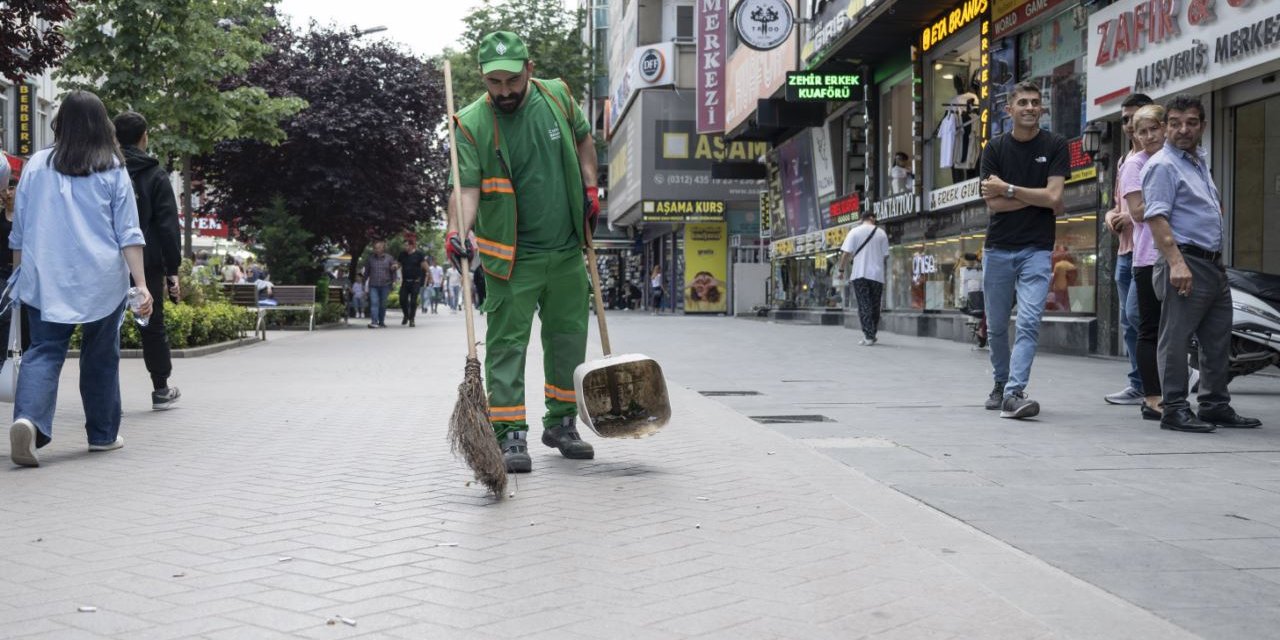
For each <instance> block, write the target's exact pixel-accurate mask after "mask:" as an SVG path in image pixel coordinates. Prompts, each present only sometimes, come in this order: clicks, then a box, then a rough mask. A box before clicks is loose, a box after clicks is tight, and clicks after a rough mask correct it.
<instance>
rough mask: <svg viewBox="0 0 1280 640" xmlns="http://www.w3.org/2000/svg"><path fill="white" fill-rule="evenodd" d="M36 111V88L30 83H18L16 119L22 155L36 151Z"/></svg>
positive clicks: (19, 147)
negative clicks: (34, 120) (34, 122)
mask: <svg viewBox="0 0 1280 640" xmlns="http://www.w3.org/2000/svg"><path fill="white" fill-rule="evenodd" d="M35 113H36V88H35V87H33V86H31V85H29V84H20V85H18V101H17V107H16V110H15V113H14V115H15V118H14V120H16V121H17V123H18V148H17V149H16V151H17V152H18V155H20V156H29V155H31V154H33V153H35V151H36V146H35V125H34V124H33V121H32V119H33V118H34V117H35Z"/></svg>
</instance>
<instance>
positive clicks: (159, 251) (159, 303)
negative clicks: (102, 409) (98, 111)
mask: <svg viewBox="0 0 1280 640" xmlns="http://www.w3.org/2000/svg"><path fill="white" fill-rule="evenodd" d="M114 124H115V127H116V140H118V141H119V142H120V148H121V150H122V151H123V152H124V160H125V165H126V166H127V167H128V169H129V178H130V179H131V180H132V181H133V193H134V196H135V197H136V198H137V202H138V226H139V227H141V228H142V235H143V236H144V237H145V238H146V241H147V246H146V247H145V248H144V249H143V252H142V255H143V264H144V266H145V267H146V272H147V291H148V292H150V293H151V297H152V298H153V299H154V300H155V306H154V309H153V310H152V312H151V319H150V320H149V321H148V322H147V324H146V325H144V326H141V327H139V328H138V332H139V333H141V334H142V359H143V361H144V362H145V363H146V365H147V373H150V374H151V386H152V391H151V408H152V409H153V410H156V411H159V410H163V409H169V408H171V407H172V406H173V405H174V404H175V403H177V402H178V398H180V397H182V392H181V391H179V390H178V388H177V387H172V386H169V376H170V375H172V373H173V359H172V358H171V357H170V353H169V336H168V335H167V334H166V332H165V327H164V299H165V298H166V297H168V298H170V299H172V300H174V301H177V300H178V297H179V296H180V295H181V293H182V291H181V289H180V287H179V285H178V266H179V265H180V264H181V263H182V249H181V240H180V239H179V235H178V200H177V198H176V197H174V194H173V184H172V183H170V182H169V176H168V174H166V173H165V170H164V168H163V167H161V166H160V161H159V160H157V159H155V158H154V157H152V156H151V155H148V154H147V143H148V142H149V138H148V136H147V119H146V118H144V117H142V114H140V113H136V112H133V111H126V112H124V113H122V114H120V115H118V116H116V118H115V122H114Z"/></svg>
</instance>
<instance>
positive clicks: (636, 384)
mask: <svg viewBox="0 0 1280 640" xmlns="http://www.w3.org/2000/svg"><path fill="white" fill-rule="evenodd" d="M587 271H589V272H590V274H591V287H592V289H593V290H594V292H595V307H596V321H597V322H599V324H600V344H601V347H602V349H603V351H604V356H603V357H602V358H599V359H596V360H588V361H586V362H583V363H582V364H580V365H578V367H577V368H576V369H574V371H573V390H574V392H575V394H576V396H577V401H578V419H579V420H581V421H582V423H583V424H585V425H587V428H588V429H591V431H592V432H594V433H595V434H596V435H598V436H600V437H601V438H644V437H648V436H651V435H653V434H655V433H657V432H659V431H661V430H662V428H663V427H665V426H667V423H668V422H670V421H671V400H670V398H669V397H668V396H667V381H666V378H664V377H663V375H662V366H661V365H659V364H658V361H657V360H654V359H653V358H650V357H649V356H646V355H643V354H639V353H620V354H616V355H615V354H614V353H613V350H612V347H611V346H610V344H609V328H608V325H607V324H606V323H605V317H604V302H603V301H602V298H601V296H600V273H599V269H598V268H597V267H596V251H595V248H594V247H593V246H592V245H591V243H590V242H588V243H587Z"/></svg>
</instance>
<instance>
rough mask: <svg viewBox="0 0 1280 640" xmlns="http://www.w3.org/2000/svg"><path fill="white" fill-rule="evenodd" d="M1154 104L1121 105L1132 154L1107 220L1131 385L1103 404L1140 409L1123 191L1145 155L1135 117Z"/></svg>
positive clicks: (1130, 228)
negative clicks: (1134, 163) (1137, 158)
mask: <svg viewBox="0 0 1280 640" xmlns="http://www.w3.org/2000/svg"><path fill="white" fill-rule="evenodd" d="M1151 102H1152V101H1151V98H1149V97H1147V95H1146V94H1142V93H1135V94H1133V95H1131V96H1129V97H1128V98H1125V100H1124V102H1123V103H1121V104H1120V114H1121V115H1120V121H1121V126H1122V129H1123V130H1124V135H1125V140H1126V141H1127V142H1128V143H1129V151H1128V153H1126V154H1125V155H1124V156H1123V157H1122V158H1121V159H1120V163H1119V164H1118V165H1117V166H1116V171H1115V176H1116V180H1115V185H1116V188H1115V190H1114V191H1113V192H1112V193H1113V194H1114V197H1115V206H1113V207H1111V210H1110V211H1108V212H1107V213H1106V215H1105V216H1103V219H1104V220H1105V221H1106V227H1107V231H1109V232H1111V235H1113V236H1115V237H1116V273H1115V283H1116V298H1117V299H1118V300H1119V301H1120V330H1121V332H1122V334H1121V335H1122V337H1123V339H1124V350H1125V355H1127V356H1128V358H1129V375H1128V384H1127V385H1125V388H1124V389H1121V390H1120V391H1117V392H1115V393H1109V394H1107V395H1106V396H1103V400H1104V401H1106V402H1107V403H1108V404H1119V405H1130V406H1132V405H1139V404H1142V397H1143V395H1144V391H1143V384H1144V380H1143V378H1142V372H1141V371H1140V370H1139V368H1138V290H1137V289H1136V288H1135V287H1134V286H1133V261H1134V255H1133V234H1134V223H1133V216H1132V215H1131V214H1130V211H1129V204H1128V203H1127V202H1126V201H1125V198H1124V195H1123V193H1122V192H1121V190H1120V174H1121V173H1123V172H1124V166H1125V164H1126V163H1128V162H1129V161H1130V160H1131V159H1133V157H1134V155H1136V154H1137V153H1139V152H1140V151H1141V149H1139V148H1138V145H1136V144H1135V143H1134V139H1133V115H1134V114H1135V113H1137V111H1138V109H1139V108H1141V107H1144V106H1146V105H1149V104H1151ZM1146 395H1150V394H1146Z"/></svg>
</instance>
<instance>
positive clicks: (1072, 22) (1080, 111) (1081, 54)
mask: <svg viewBox="0 0 1280 640" xmlns="http://www.w3.org/2000/svg"><path fill="white" fill-rule="evenodd" d="M1088 19H1089V18H1088V11H1087V10H1086V9H1085V8H1083V7H1076V8H1074V9H1070V10H1068V11H1064V12H1062V13H1059V14H1058V15H1056V16H1054V17H1053V18H1052V19H1050V20H1048V21H1045V22H1043V23H1041V24H1038V25H1036V26H1034V27H1031V28H1030V29H1028V30H1027V31H1025V32H1024V33H1022V34H1020V35H1019V36H1018V78H1019V79H1020V80H1026V81H1030V82H1032V83H1034V84H1035V85H1036V86H1038V87H1040V92H1041V100H1042V102H1043V103H1044V105H1045V112H1044V116H1042V117H1041V120H1040V127H1041V128H1042V129H1048V130H1049V131H1052V132H1054V133H1057V134H1059V135H1062V136H1066V137H1067V138H1075V137H1077V136H1079V135H1080V132H1081V131H1083V130H1084V124H1085V117H1084V110H1085V71H1086V65H1085V50H1086V49H1087V44H1088V40H1087V38H1088V29H1087V28H1086V27H1087V25H1088ZM996 102H999V99H997V100H996Z"/></svg>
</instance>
